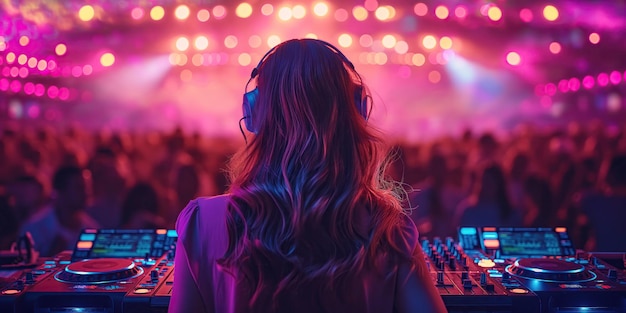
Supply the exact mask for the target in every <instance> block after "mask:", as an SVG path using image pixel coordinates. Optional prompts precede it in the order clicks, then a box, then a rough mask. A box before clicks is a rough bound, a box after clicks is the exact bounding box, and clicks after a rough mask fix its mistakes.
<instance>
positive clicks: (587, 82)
mask: <svg viewBox="0 0 626 313" xmlns="http://www.w3.org/2000/svg"><path fill="white" fill-rule="evenodd" d="M595 84H596V82H595V80H594V79H593V77H592V76H589V75H587V76H585V78H583V86H584V87H585V88H587V89H591V88H593V86H594V85H595Z"/></svg>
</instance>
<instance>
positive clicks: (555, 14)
mask: <svg viewBox="0 0 626 313" xmlns="http://www.w3.org/2000/svg"><path fill="white" fill-rule="evenodd" d="M543 17H544V18H545V19H546V20H548V21H550V22H553V21H556V20H557V19H558V18H559V10H558V9H557V8H556V7H555V6H553V5H550V4H548V5H546V6H545V7H543Z"/></svg>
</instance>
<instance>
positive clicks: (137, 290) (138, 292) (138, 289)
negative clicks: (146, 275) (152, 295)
mask: <svg viewBox="0 0 626 313" xmlns="http://www.w3.org/2000/svg"><path fill="white" fill-rule="evenodd" d="M148 292H150V289H148V288H137V289H135V291H134V293H137V294H146V293H148Z"/></svg>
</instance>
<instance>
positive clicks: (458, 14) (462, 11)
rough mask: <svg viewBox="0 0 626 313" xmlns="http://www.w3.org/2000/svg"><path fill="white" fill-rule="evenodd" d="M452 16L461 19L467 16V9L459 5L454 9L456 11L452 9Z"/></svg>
mask: <svg viewBox="0 0 626 313" xmlns="http://www.w3.org/2000/svg"><path fill="white" fill-rule="evenodd" d="M454 15H456V17H458V18H460V19H463V18H465V17H466V16H467V9H466V8H465V7H464V6H462V5H459V6H458V7H456V9H454Z"/></svg>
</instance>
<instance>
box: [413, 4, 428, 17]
mask: <svg viewBox="0 0 626 313" xmlns="http://www.w3.org/2000/svg"><path fill="white" fill-rule="evenodd" d="M413 12H415V15H417V16H426V14H428V6H427V5H426V4H425V3H421V2H419V3H417V4H415V6H414V7H413Z"/></svg>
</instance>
